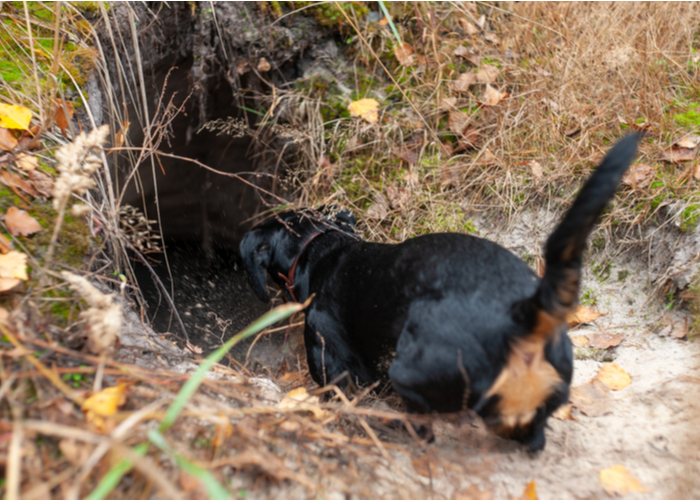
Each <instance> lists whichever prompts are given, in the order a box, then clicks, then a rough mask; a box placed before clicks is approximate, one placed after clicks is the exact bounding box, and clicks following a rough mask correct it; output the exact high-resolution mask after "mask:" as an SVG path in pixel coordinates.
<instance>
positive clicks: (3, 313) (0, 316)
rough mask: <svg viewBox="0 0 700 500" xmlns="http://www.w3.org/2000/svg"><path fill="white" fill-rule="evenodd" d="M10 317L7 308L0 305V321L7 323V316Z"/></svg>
mask: <svg viewBox="0 0 700 500" xmlns="http://www.w3.org/2000/svg"><path fill="white" fill-rule="evenodd" d="M9 317H10V313H9V311H8V310H7V309H5V308H4V307H2V306H0V323H7V318H9Z"/></svg>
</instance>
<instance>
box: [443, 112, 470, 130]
mask: <svg viewBox="0 0 700 500" xmlns="http://www.w3.org/2000/svg"><path fill="white" fill-rule="evenodd" d="M467 123H469V115H468V114H466V113H464V112H462V111H457V110H455V111H450V116H449V117H448V119H447V128H448V129H449V130H450V132H454V133H455V134H457V135H461V134H462V132H464V129H465V128H466V126H467Z"/></svg>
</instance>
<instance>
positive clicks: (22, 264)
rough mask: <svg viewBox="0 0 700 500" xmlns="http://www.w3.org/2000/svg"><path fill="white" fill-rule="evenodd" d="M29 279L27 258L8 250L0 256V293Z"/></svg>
mask: <svg viewBox="0 0 700 500" xmlns="http://www.w3.org/2000/svg"><path fill="white" fill-rule="evenodd" d="M28 279H29V276H27V256H26V255H25V254H23V253H22V252H18V251H16V250H10V251H9V252H7V253H6V254H3V255H0V292H7V291H8V290H12V289H13V288H14V287H16V286H17V285H19V284H20V283H21V282H22V281H26V280H28Z"/></svg>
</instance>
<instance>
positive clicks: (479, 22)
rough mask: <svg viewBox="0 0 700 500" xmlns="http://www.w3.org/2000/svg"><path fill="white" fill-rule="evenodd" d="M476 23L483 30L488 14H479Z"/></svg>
mask: <svg viewBox="0 0 700 500" xmlns="http://www.w3.org/2000/svg"><path fill="white" fill-rule="evenodd" d="M476 25H477V26H478V27H479V28H481V29H482V30H483V29H484V27H485V26H486V16H484V15H483V14H482V15H481V16H479V19H477V20H476Z"/></svg>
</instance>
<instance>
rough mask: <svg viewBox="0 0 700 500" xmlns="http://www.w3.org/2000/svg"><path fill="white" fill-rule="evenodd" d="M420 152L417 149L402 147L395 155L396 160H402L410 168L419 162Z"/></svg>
mask: <svg viewBox="0 0 700 500" xmlns="http://www.w3.org/2000/svg"><path fill="white" fill-rule="evenodd" d="M418 153H419V150H417V149H415V148H407V147H405V146H404V147H402V148H401V149H400V150H399V151H398V152H396V153H394V155H395V156H396V158H398V159H399V160H402V161H404V162H406V163H407V164H408V166H410V167H412V166H413V165H415V164H416V163H417V162H418V157H419V155H418Z"/></svg>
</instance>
